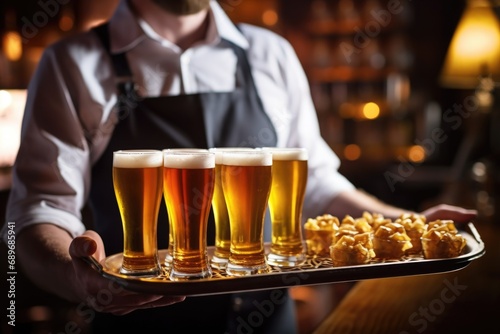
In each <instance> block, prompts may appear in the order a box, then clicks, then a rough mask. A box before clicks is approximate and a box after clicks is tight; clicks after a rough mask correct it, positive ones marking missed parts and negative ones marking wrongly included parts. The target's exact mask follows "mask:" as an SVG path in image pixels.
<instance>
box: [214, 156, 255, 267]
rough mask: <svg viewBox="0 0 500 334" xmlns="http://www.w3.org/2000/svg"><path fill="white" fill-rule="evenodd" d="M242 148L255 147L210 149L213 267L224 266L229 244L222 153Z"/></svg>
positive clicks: (228, 252)
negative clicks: (212, 169)
mask: <svg viewBox="0 0 500 334" xmlns="http://www.w3.org/2000/svg"><path fill="white" fill-rule="evenodd" d="M244 150H250V151H253V150H255V149H254V148H250V147H215V148H211V149H210V151H211V152H214V153H215V190H214V197H213V199H212V209H213V211H214V220H215V250H214V254H213V256H212V258H211V259H210V263H211V265H212V267H213V268H218V269H224V268H226V266H227V262H228V259H229V254H230V251H229V249H230V245H231V227H230V224H229V214H228V213H227V206H226V200H225V199H224V191H223V189H222V180H221V170H222V153H224V152H226V151H244Z"/></svg>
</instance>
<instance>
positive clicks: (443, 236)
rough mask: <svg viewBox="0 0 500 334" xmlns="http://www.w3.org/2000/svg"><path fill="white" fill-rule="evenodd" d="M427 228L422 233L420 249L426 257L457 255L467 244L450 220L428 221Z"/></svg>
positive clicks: (437, 257) (439, 257)
mask: <svg viewBox="0 0 500 334" xmlns="http://www.w3.org/2000/svg"><path fill="white" fill-rule="evenodd" d="M427 228H428V230H427V231H426V232H424V234H423V235H422V251H423V254H424V258H426V259H441V258H450V257H457V256H459V255H460V254H461V253H462V250H463V249H464V248H465V246H466V244H467V241H466V240H465V238H464V237H463V236H462V235H460V234H458V231H457V229H456V227H455V224H454V222H453V221H452V220H437V221H433V222H429V224H428V226H427Z"/></svg>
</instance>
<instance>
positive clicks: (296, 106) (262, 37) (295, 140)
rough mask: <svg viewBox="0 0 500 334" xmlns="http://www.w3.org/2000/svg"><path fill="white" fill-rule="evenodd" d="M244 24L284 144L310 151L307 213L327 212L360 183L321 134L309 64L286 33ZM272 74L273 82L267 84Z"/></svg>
mask: <svg viewBox="0 0 500 334" xmlns="http://www.w3.org/2000/svg"><path fill="white" fill-rule="evenodd" d="M243 28H244V32H246V37H247V38H248V40H249V42H250V45H251V49H250V51H249V54H250V60H251V61H252V66H253V67H254V71H255V72H254V73H255V76H254V77H256V78H257V80H256V86H257V89H258V90H259V94H260V95H261V97H262V100H263V102H264V106H265V108H266V112H268V114H269V115H270V117H271V120H272V121H273V124H274V127H275V129H276V131H277V132H278V146H284V147H304V148H306V149H307V150H308V152H309V160H308V169H309V174H308V181H307V190H306V196H305V202H304V208H303V217H304V218H308V217H315V216H317V215H321V214H324V213H326V212H324V210H327V208H328V206H329V205H330V203H331V201H332V200H333V199H334V198H335V197H336V196H337V195H338V194H340V193H341V192H344V191H350V190H353V189H354V188H355V187H354V185H353V184H352V183H351V182H350V181H349V180H348V179H347V178H346V177H344V176H343V175H342V174H340V172H339V167H340V159H339V158H338V156H337V155H336V154H335V152H334V151H333V150H332V149H331V148H330V146H329V145H328V144H327V143H326V142H325V140H324V139H323V138H322V136H321V133H320V128H319V123H318V117H317V114H316V110H315V107H314V104H313V101H312V97H311V93H310V87H309V82H308V80H307V77H306V75H305V72H304V69H303V67H302V65H301V63H300V61H299V59H298V57H297V55H296V53H295V50H294V49H293V47H292V46H291V44H290V43H289V42H288V41H287V40H286V39H284V38H283V37H281V36H279V35H277V34H274V33H272V32H269V31H267V30H263V29H261V28H253V29H252V27H251V26H248V25H244V26H243ZM252 30H253V31H252ZM263 74H264V75H263ZM266 80H267V81H268V82H269V81H272V84H268V85H266ZM262 87H265V88H262ZM273 87H281V89H279V90H278V89H273Z"/></svg>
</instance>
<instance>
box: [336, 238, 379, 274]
mask: <svg viewBox="0 0 500 334" xmlns="http://www.w3.org/2000/svg"><path fill="white" fill-rule="evenodd" d="M330 256H331V257H332V261H333V265H334V266H335V267H339V266H350V265H356V264H364V263H368V262H370V260H371V259H372V258H374V257H375V252H374V251H373V242H372V233H370V232H365V233H358V234H355V235H343V236H342V237H341V238H340V239H339V240H338V241H337V242H336V243H335V244H334V245H332V246H331V247H330Z"/></svg>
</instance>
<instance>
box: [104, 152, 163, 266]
mask: <svg viewBox="0 0 500 334" xmlns="http://www.w3.org/2000/svg"><path fill="white" fill-rule="evenodd" d="M162 165H163V157H162V154H161V151H154V150H125V151H116V152H114V153H113V186H114V190H115V196H116V200H117V202H118V207H119V210H120V215H121V219H122V226H123V263H122V267H121V270H120V272H121V273H123V274H128V275H158V274H159V273H160V266H159V263H158V248H157V239H156V237H157V220H158V211H159V209H160V204H161V198H162Z"/></svg>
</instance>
